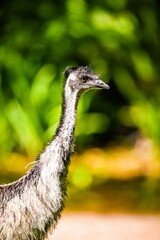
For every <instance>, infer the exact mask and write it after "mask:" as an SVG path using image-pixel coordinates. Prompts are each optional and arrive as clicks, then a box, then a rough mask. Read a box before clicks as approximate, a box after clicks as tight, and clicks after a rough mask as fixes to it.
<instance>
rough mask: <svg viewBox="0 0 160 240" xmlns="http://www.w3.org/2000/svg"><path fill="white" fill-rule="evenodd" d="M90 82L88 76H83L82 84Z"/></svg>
mask: <svg viewBox="0 0 160 240" xmlns="http://www.w3.org/2000/svg"><path fill="white" fill-rule="evenodd" d="M88 80H89V77H88V76H83V77H82V78H81V82H82V83H86V82H87V81H88Z"/></svg>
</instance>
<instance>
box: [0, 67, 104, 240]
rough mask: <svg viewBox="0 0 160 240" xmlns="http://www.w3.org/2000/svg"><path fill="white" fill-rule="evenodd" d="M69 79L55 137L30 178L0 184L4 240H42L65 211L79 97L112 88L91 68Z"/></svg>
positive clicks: (77, 70)
mask: <svg viewBox="0 0 160 240" xmlns="http://www.w3.org/2000/svg"><path fill="white" fill-rule="evenodd" d="M65 79H66V81H65V85H64V90H63V101H62V114H61V119H60V123H59V126H58V128H57V131H56V134H55V137H54V138H53V139H52V140H51V141H50V143H49V144H48V145H47V146H46V147H45V148H44V150H43V151H42V153H41V154H40V155H39V156H38V157H37V161H36V162H35V164H34V166H33V167H32V168H31V169H30V170H29V171H28V172H27V174H26V175H24V176H23V177H22V178H20V179H19V180H18V181H15V182H13V183H10V184H6V185H5V184H4V185H0V239H1V240H35V239H38V240H42V239H44V238H45V237H46V236H47V233H48V231H49V230H50V229H51V228H55V226H56V224H57V221H58V219H59V217H60V214H61V212H62V210H63V207H64V199H65V195H66V177H67V172H68V166H69V163H70V155H71V154H72V151H73V149H72V148H73V140H74V129H75V122H76V111H77V104H78V100H79V97H80V96H81V94H82V93H83V92H85V90H87V89H90V88H106V89H108V85H107V84H105V83H104V82H102V81H101V80H100V79H99V78H98V76H97V75H96V74H94V73H93V71H92V70H91V69H90V68H88V67H77V68H75V67H73V68H69V69H67V70H66V72H65Z"/></svg>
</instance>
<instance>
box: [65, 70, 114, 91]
mask: <svg viewBox="0 0 160 240" xmlns="http://www.w3.org/2000/svg"><path fill="white" fill-rule="evenodd" d="M65 79H66V91H67V90H68V91H71V92H78V93H83V92H85V91H86V90H88V89H94V88H104V89H109V86H108V85H107V84H106V83H104V82H103V81H102V80H101V79H99V76H98V75H96V74H95V73H94V72H93V71H92V69H91V68H89V67H69V68H67V69H66V71H65Z"/></svg>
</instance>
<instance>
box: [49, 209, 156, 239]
mask: <svg viewBox="0 0 160 240" xmlns="http://www.w3.org/2000/svg"><path fill="white" fill-rule="evenodd" d="M53 239H54V240H160V215H159V216H156V215H130V214H127V215H126V214H118V215H116V214H109V215H102V214H94V213H93V214H92V213H65V214H64V215H63V217H62V218H61V220H60V222H59V224H58V226H57V229H56V230H55V232H54V234H53V235H52V236H50V237H49V240H53Z"/></svg>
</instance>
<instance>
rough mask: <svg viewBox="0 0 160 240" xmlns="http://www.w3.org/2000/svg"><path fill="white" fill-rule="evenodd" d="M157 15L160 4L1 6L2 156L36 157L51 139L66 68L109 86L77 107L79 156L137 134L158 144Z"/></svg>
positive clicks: (122, 0)
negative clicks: (78, 68)
mask: <svg viewBox="0 0 160 240" xmlns="http://www.w3.org/2000/svg"><path fill="white" fill-rule="evenodd" d="M159 9H160V2H158V0H142V1H138V2H137V1H134V0H114V1H113V0H105V1H101V0H100V1H95V0H88V1H84V0H76V1H74V0H65V1H51V0H46V1H42V0H38V1H31V0H23V1H20V0H14V1H9V0H5V1H4V0H2V1H1V3H0V29H1V35H0V109H1V111H0V133H1V137H0V153H1V154H4V153H6V152H12V151H15V152H21V153H26V154H27V155H34V154H35V153H37V151H39V150H40V149H41V148H42V145H43V144H44V143H46V142H47V140H48V139H49V138H50V137H51V136H52V135H53V133H54V131H55V129H56V126H57V123H58V121H59V115H60V108H61V94H60V93H61V89H62V79H63V75H62V72H63V71H64V69H65V67H66V66H70V65H89V66H91V67H92V68H93V69H94V70H95V72H97V73H100V74H101V77H102V79H103V80H105V81H106V82H108V81H109V80H111V81H110V83H109V84H110V86H111V90H110V91H108V92H104V91H101V92H98V93H97V92H96V94H95V92H92V93H89V94H87V95H86V96H85V97H83V99H82V101H81V103H80V106H79V115H78V125H77V131H76V134H77V138H76V139H77V141H78V145H77V149H79V150H80V149H81V148H82V147H83V148H84V146H90V145H92V146H93V145H102V146H104V145H105V144H107V143H108V142H109V141H111V140H112V141H116V140H117V139H118V137H120V139H123V138H125V136H126V135H128V134H130V133H132V132H133V131H135V130H138V131H139V132H141V133H142V134H143V135H144V136H147V137H149V138H151V139H153V140H154V142H155V143H156V144H159V142H160V124H159V123H160V108H159V106H160V82H159V64H160V57H159V56H160V48H159V35H160V34H159V24H160V14H159V13H160V12H159ZM78 171H79V172H78V173H77V174H78V176H79V178H81V169H79V170H78ZM88 179H89V178H88ZM88 181H90V179H89V180H88Z"/></svg>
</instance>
